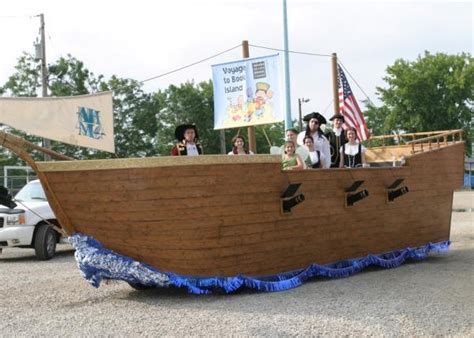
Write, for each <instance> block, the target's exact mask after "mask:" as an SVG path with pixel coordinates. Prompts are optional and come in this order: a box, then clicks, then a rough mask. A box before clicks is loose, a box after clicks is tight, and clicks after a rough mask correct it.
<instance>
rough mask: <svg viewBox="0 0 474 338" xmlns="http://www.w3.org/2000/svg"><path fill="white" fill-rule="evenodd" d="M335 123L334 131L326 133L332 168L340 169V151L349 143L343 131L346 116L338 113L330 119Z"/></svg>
mask: <svg viewBox="0 0 474 338" xmlns="http://www.w3.org/2000/svg"><path fill="white" fill-rule="evenodd" d="M329 120H330V121H333V123H334V128H333V130H332V131H330V132H328V133H326V138H327V139H328V141H329V147H330V151H331V168H339V164H340V161H341V160H340V153H339V149H341V147H342V146H343V145H344V144H346V143H347V138H346V134H345V133H344V130H343V129H342V124H343V123H344V116H342V115H341V114H339V113H337V114H334V116H333V117H331V118H330V119H329Z"/></svg>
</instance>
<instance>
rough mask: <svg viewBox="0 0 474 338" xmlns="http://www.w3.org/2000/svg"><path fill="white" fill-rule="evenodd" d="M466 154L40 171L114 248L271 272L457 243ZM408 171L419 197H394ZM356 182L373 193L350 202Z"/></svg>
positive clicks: (197, 270) (83, 228)
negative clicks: (321, 163)
mask: <svg viewBox="0 0 474 338" xmlns="http://www.w3.org/2000/svg"><path fill="white" fill-rule="evenodd" d="M384 148H389V147H384ZM405 148H406V147H405ZM405 148H404V149H403V150H401V151H399V152H398V153H405V152H406V149H405ZM463 149H464V143H463V142H459V143H456V144H452V145H446V146H443V147H440V148H436V149H434V148H433V150H431V151H425V152H423V153H416V154H414V155H406V165H405V166H402V167H381V168H361V169H327V170H305V171H281V170H280V164H279V162H278V161H275V158H274V157H271V160H269V161H264V159H262V158H261V159H259V160H256V161H254V162H251V161H250V162H249V163H242V159H241V158H239V160H238V161H239V162H235V163H233V162H232V161H233V160H232V159H220V158H219V159H218V160H217V162H212V161H210V163H208V164H205V165H203V164H201V165H193V164H191V163H187V164H185V165H182V166H171V165H168V164H169V161H170V160H169V159H167V160H166V161H168V162H167V165H166V166H160V165H159V159H158V160H153V161H152V162H147V165H146V166H144V167H140V166H139V165H138V164H137V163H138V162H139V160H137V161H138V162H133V163H134V164H133V168H131V169H127V168H123V167H114V168H112V169H110V168H107V163H108V162H106V161H103V162H100V163H99V162H97V163H99V164H100V165H99V164H94V166H91V167H89V168H87V170H81V169H80V163H79V162H82V161H75V163H74V162H72V164H68V163H67V162H66V163H61V167H55V168H54V167H49V169H48V166H47V165H44V166H42V165H39V168H40V169H42V170H43V173H44V175H45V176H46V179H47V180H48V184H49V186H50V187H51V189H52V190H53V191H54V193H55V195H56V198H57V200H58V201H60V204H61V208H62V210H63V211H64V212H65V213H66V215H67V217H68V218H69V220H70V223H71V224H72V226H73V228H74V231H76V232H81V233H84V234H87V235H89V236H93V237H94V238H96V239H97V240H98V241H100V242H101V243H102V244H103V245H104V247H106V248H108V249H111V250H113V251H115V252H117V253H120V254H123V255H126V256H129V257H132V258H134V259H136V260H139V261H142V262H145V263H148V264H150V265H152V266H154V267H156V268H158V269H160V270H162V271H171V272H176V273H180V274H184V275H194V276H216V275H219V276H233V275H238V274H246V275H255V276H261V275H268V274H274V273H278V272H282V271H291V270H295V269H299V268H303V267H306V266H308V265H309V264H311V263H318V264H325V263H330V262H335V261H339V260H343V259H349V258H355V257H360V256H365V255H367V254H369V253H374V254H377V253H383V252H388V251H393V250H397V249H403V248H406V247H415V246H420V245H424V244H426V243H428V242H438V241H442V240H448V239H449V232H450V220H451V206H452V198H453V190H454V189H457V188H459V187H461V185H462V175H463V156H464V152H463ZM388 151H389V153H387V154H391V153H397V151H398V150H397V149H393V148H392V149H391V150H390V149H389V150H388ZM387 154H385V155H383V154H381V151H378V152H377V156H378V157H383V158H386V157H389V156H390V155H387ZM215 158H218V157H215ZM228 158H231V157H230V156H229V157H228ZM268 158H270V157H268ZM197 160H199V159H197ZM112 161H114V160H111V161H110V162H112ZM226 161H227V162H226ZM150 163H151V164H150ZM155 164H156V165H155ZM121 166H122V164H121ZM78 168H79V169H78ZM397 178H404V182H403V183H402V184H401V185H400V186H405V185H406V186H407V187H408V188H409V193H408V194H406V195H404V196H402V197H400V198H399V199H397V200H395V201H394V202H393V203H387V198H386V196H387V187H388V186H389V185H390V184H391V183H392V182H393V181H394V180H395V179H397ZM356 180H363V181H364V184H363V185H362V186H361V187H360V188H359V190H360V189H367V190H368V191H369V197H367V198H366V199H364V200H362V201H360V202H359V203H356V205H355V206H353V207H349V208H346V207H345V206H344V200H345V189H346V188H348V187H349V186H350V185H351V184H352V183H353V182H354V181H356ZM290 183H301V187H300V189H299V191H298V193H303V194H304V195H305V201H304V202H303V203H301V204H300V205H298V206H296V207H295V208H294V209H293V210H292V212H291V214H289V215H282V214H281V212H280V210H281V208H280V195H281V194H282V192H283V191H284V190H285V189H286V187H287V186H288V184H290Z"/></svg>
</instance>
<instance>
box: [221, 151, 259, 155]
mask: <svg viewBox="0 0 474 338" xmlns="http://www.w3.org/2000/svg"><path fill="white" fill-rule="evenodd" d="M227 155H253V151H252V150H249V153H248V154H234V152H233V151H229V152H228V153H227Z"/></svg>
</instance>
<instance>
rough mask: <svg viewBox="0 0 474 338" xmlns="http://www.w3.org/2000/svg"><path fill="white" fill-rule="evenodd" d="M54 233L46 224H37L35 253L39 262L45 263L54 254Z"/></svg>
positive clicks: (55, 241) (55, 240)
mask: <svg viewBox="0 0 474 338" xmlns="http://www.w3.org/2000/svg"><path fill="white" fill-rule="evenodd" d="M56 243H57V238H56V232H55V231H54V230H53V228H51V227H50V226H49V225H48V224H44V223H43V224H39V225H38V229H36V234H35V242H34V244H35V253H36V257H37V258H38V259H39V260H42V261H46V260H48V259H51V258H53V256H54V254H55V253H56Z"/></svg>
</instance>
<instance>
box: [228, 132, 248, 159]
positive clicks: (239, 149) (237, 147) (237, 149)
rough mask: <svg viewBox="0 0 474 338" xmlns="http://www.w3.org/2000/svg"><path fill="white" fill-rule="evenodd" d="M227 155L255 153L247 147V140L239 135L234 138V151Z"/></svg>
mask: <svg viewBox="0 0 474 338" xmlns="http://www.w3.org/2000/svg"><path fill="white" fill-rule="evenodd" d="M227 155H253V152H252V151H250V150H248V149H247V147H246V146H245V138H244V137H243V136H241V135H237V136H234V138H232V151H230V152H229V153H228V154H227Z"/></svg>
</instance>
